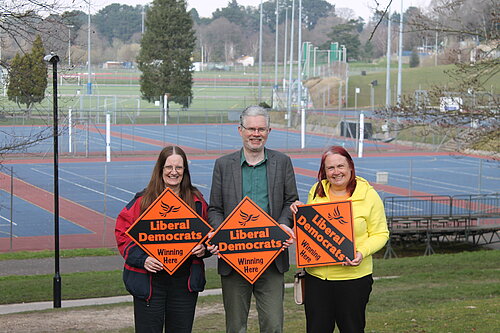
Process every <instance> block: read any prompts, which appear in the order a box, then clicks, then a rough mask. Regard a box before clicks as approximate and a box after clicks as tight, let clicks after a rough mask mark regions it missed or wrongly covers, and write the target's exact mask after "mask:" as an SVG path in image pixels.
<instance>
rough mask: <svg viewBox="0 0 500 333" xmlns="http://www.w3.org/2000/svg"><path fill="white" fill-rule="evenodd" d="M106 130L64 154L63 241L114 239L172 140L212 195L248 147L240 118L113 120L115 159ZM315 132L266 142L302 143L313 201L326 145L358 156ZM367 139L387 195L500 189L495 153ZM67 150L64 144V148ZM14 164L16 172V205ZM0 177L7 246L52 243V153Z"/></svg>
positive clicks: (304, 186) (21, 162)
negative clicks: (235, 156)
mask: <svg viewBox="0 0 500 333" xmlns="http://www.w3.org/2000/svg"><path fill="white" fill-rule="evenodd" d="M22 130H25V131H28V132H27V133H31V132H29V131H33V130H34V129H33V128H31V127H26V128H24V127H22V126H21V127H17V128H16V133H19V131H22ZM39 130H42V128H40V129H39ZM104 133H105V129H104V127H102V126H101V127H96V128H95V130H94V131H91V132H90V133H89V140H88V142H89V144H88V146H86V148H85V147H83V146H82V147H78V149H79V151H81V150H85V149H88V150H89V151H90V152H92V153H93V154H90V155H94V156H93V157H92V156H91V157H87V158H85V157H78V156H73V157H72V158H64V159H61V160H60V163H59V168H58V170H59V196H60V234H61V246H62V248H71V247H98V246H114V236H113V229H114V221H115V219H116V216H117V215H118V213H119V212H120V210H121V209H122V208H123V207H124V206H125V205H126V203H127V202H129V201H130V200H131V199H132V198H133V196H134V194H135V193H136V192H138V191H140V190H141V189H143V188H144V187H145V186H146V185H147V182H148V181H149V178H150V175H151V171H152V168H153V165H154V163H155V161H156V156H155V155H156V153H157V152H159V150H160V149H161V147H163V146H164V145H166V144H176V145H180V146H182V147H184V148H185V150H186V151H187V152H188V156H189V158H190V172H191V176H192V179H193V182H194V184H195V185H196V186H197V187H198V188H199V189H200V191H201V192H202V193H203V195H204V196H205V198H206V199H207V201H208V198H209V193H210V186H211V176H212V169H213V165H214V161H215V159H216V158H217V157H219V156H220V155H221V154H223V153H226V152H229V151H233V150H235V149H239V148H240V147H241V138H240V137H239V135H238V132H237V125H236V124H222V125H221V124H214V125H168V126H162V125H142V126H124V125H120V126H114V127H113V128H112V139H111V151H112V154H111V156H112V158H111V162H108V163H106V162H104V157H103V156H104V155H103V152H104V150H105V149H104V148H105V138H104V137H103V135H104ZM65 135H66V137H65ZM90 138H92V139H90ZM306 138H307V139H306V147H307V148H306V149H304V150H300V149H297V147H298V146H300V133H298V132H296V131H287V130H283V129H274V130H273V131H272V132H271V134H270V136H269V140H268V145H267V146H268V147H269V148H272V149H279V150H283V151H287V150H289V149H290V148H292V147H293V151H294V153H291V155H290V156H291V157H292V161H293V164H294V167H295V170H296V180H297V187H298V190H299V196H300V199H301V200H302V201H306V200H307V193H308V191H309V189H310V187H311V186H312V184H314V182H315V178H316V174H317V170H318V167H319V161H320V155H321V151H322V150H323V149H324V148H325V147H327V146H330V145H344V146H346V148H348V149H349V150H350V151H351V154H353V156H355V153H354V151H353V146H354V143H353V142H352V140H351V141H350V140H348V139H345V138H340V139H339V138H338V137H333V136H327V135H320V134H314V133H307V136H306ZM65 139H68V137H67V134H64V135H63V136H62V137H61V138H60V141H61V142H64V140H65ZM51 145H52V140H45V142H43V145H37V146H34V147H32V148H30V150H29V152H28V153H29V154H35V155H37V156H39V154H40V153H42V154H43V153H44V152H47V153H50V152H51ZM388 146H390V147H391V149H392V150H393V151H395V152H393V153H389V152H387V151H385V152H382V151H381V147H386V148H387V147H388ZM365 147H366V152H367V153H366V154H365V156H364V157H363V158H354V160H355V165H356V172H357V175H359V176H362V177H364V178H366V179H367V180H368V181H370V183H372V184H373V185H374V186H375V188H376V189H377V190H378V192H379V193H380V195H381V197H387V196H394V195H398V196H406V195H413V196H415V195H463V194H473V193H486V194H488V193H496V192H498V189H499V188H500V173H499V164H498V161H495V160H489V159H487V158H484V157H477V156H465V155H457V154H451V155H450V154H448V153H428V152H410V153H406V152H403V151H405V147H399V148H400V151H401V152H400V153H398V152H397V151H398V146H396V145H389V144H383V143H381V142H376V141H367V142H366V144H365ZM66 148H68V146H66ZM64 149H65V147H64V145H62V147H61V150H63V151H64ZM138 152H139V153H138ZM144 152H146V153H144ZM207 152H208V153H207ZM124 153H126V154H124ZM123 155H127V156H123ZM24 156H26V152H25V153H24ZM10 172H13V176H14V181H13V182H12V184H13V192H14V196H13V202H12V209H11V202H10V201H11V195H10V193H11V177H10ZM380 172H386V173H387V176H388V179H387V183H386V184H377V173H380ZM0 177H1V178H0V184H1V185H0V188H1V190H0V206H1V208H0V251H6V250H8V249H9V246H10V235H11V230H12V236H13V244H14V248H15V249H19V250H20V249H43V248H51V244H52V242H53V241H52V239H53V237H51V236H52V235H53V233H54V231H53V229H54V226H53V223H54V216H53V206H54V204H53V195H52V192H53V183H54V179H53V163H52V158H51V156H46V157H45V158H36V159H25V158H24V159H7V160H5V161H4V164H3V169H2V172H1V173H0ZM11 214H12V229H11V223H10V220H11Z"/></svg>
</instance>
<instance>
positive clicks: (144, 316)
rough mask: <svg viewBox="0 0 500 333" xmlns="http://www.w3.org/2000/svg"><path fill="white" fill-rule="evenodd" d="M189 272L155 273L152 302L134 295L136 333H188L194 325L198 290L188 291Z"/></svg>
mask: <svg viewBox="0 0 500 333" xmlns="http://www.w3.org/2000/svg"><path fill="white" fill-rule="evenodd" d="M188 277H189V275H187V274H182V275H176V274H174V275H169V274H168V273H167V272H165V271H162V272H159V273H156V274H153V282H152V286H153V293H152V297H151V299H150V300H149V302H146V301H145V300H143V299H139V298H137V297H134V320H135V331H136V332H137V333H153V332H154V333H160V332H163V327H164V326H165V332H166V333H189V332H191V330H192V327H193V320H194V312H195V307H196V301H197V299H198V293H196V292H195V293H192V292H189V290H188V288H187V280H188Z"/></svg>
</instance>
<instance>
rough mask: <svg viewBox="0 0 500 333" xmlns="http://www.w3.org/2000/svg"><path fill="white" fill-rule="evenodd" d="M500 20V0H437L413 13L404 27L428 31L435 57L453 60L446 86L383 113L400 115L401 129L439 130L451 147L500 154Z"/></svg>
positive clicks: (390, 116)
mask: <svg viewBox="0 0 500 333" xmlns="http://www.w3.org/2000/svg"><path fill="white" fill-rule="evenodd" d="M499 20H500V11H499V6H498V2H497V0H434V1H432V2H431V5H430V7H429V10H428V11H427V12H424V13H421V14H418V15H414V16H412V17H411V18H410V19H409V21H408V23H407V28H406V29H407V30H408V31H412V32H418V33H421V34H428V36H430V38H432V39H434V45H432V47H429V48H431V49H432V52H433V55H434V57H435V59H436V60H437V59H438V57H440V58H442V59H443V58H445V57H446V58H448V59H443V60H446V61H447V63H450V64H453V66H452V67H451V68H450V69H448V70H447V71H446V72H445V73H446V75H447V76H448V81H447V84H446V85H445V86H434V87H432V88H431V89H429V90H426V91H417V92H415V94H414V95H411V96H404V97H403V98H402V99H401V101H400V103H399V104H397V105H395V106H392V107H389V108H387V109H384V110H381V111H380V112H379V114H380V115H381V116H382V117H384V118H389V119H398V123H397V127H398V128H399V129H404V128H409V127H414V128H415V127H420V128H421V129H422V131H421V132H420V134H421V135H425V134H432V133H434V134H440V135H442V136H443V137H444V139H443V141H446V140H447V141H448V143H449V144H450V145H451V146H452V147H453V149H456V150H465V149H485V150H491V151H493V152H494V153H495V154H497V155H498V154H499V153H500V147H499V145H498V137H499V135H500V122H499V119H498V112H499V110H500V109H499V96H500V95H498V94H497V93H496V92H495V91H494V89H493V86H494V82H498V81H494V79H495V78H496V79H497V80H498V75H500V59H499V53H500V43H499V38H500V36H499V29H500V26H499V25H498V22H499ZM436 46H437V47H436ZM395 116H397V118H395Z"/></svg>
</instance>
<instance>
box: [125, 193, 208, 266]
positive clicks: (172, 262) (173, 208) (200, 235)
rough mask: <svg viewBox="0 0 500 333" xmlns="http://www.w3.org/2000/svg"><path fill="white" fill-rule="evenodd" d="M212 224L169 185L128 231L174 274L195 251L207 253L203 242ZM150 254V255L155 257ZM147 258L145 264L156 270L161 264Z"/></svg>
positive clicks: (197, 253) (131, 236) (195, 253)
mask: <svg viewBox="0 0 500 333" xmlns="http://www.w3.org/2000/svg"><path fill="white" fill-rule="evenodd" d="M212 230H213V229H212V227H211V226H210V225H209V224H208V223H207V222H205V221H204V220H203V219H202V218H201V217H200V216H199V215H198V214H197V213H196V212H195V211H194V210H193V209H192V208H191V207H189V206H188V205H187V204H186V203H185V202H184V201H182V199H181V198H179V197H178V196H177V195H176V194H175V193H174V192H173V191H172V190H171V189H170V188H167V189H166V190H165V191H163V193H162V194H160V196H159V197H158V198H157V199H156V200H155V201H154V202H153V203H152V204H151V205H150V206H149V207H148V208H147V209H146V210H145V211H144V213H143V214H142V215H141V216H140V217H139V218H138V219H137V221H135V223H134V224H132V225H131V226H130V228H129V229H128V230H127V232H126V234H127V235H129V236H130V238H132V239H133V240H134V242H135V243H137V245H139V246H140V247H141V248H142V249H143V250H144V251H145V252H146V253H147V254H148V255H149V256H150V257H152V258H155V259H156V261H158V262H160V264H161V265H163V268H164V269H165V270H166V271H167V272H168V273H169V274H173V273H174V272H175V271H176V270H177V268H179V267H180V266H181V265H182V264H183V263H184V261H186V259H187V258H188V257H189V256H191V255H192V254H194V255H196V256H198V257H200V256H203V255H204V254H205V248H204V246H203V245H202V243H203V242H204V240H205V239H206V237H207V234H208V232H210V231H212ZM152 258H151V259H152ZM156 261H154V260H149V261H148V260H146V263H145V265H144V268H145V269H146V270H148V271H150V272H157V271H158V270H159V269H158V264H157V263H156Z"/></svg>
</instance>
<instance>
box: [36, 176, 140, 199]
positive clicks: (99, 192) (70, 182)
mask: <svg viewBox="0 0 500 333" xmlns="http://www.w3.org/2000/svg"><path fill="white" fill-rule="evenodd" d="M32 170H33V171H35V172H38V173H41V174H42V175H46V176H49V177H52V176H53V175H52V174H50V173H47V172H43V171H40V170H37V169H32ZM59 180H62V181H65V182H67V183H69V184H71V185H74V186H77V187H80V188H83V189H85V190H87V191H90V192H94V193H97V194H100V195H102V196H104V192H101V191H97V190H94V189H93V188H90V187H87V186H83V185H80V184H78V183H75V182H72V181H69V180H67V179H64V178H61V177H59ZM131 193H132V192H131ZM106 198H111V199H115V200H117V201H120V202H123V203H128V202H129V201H127V200H122V199H120V198H117V197H115V196H112V195H109V194H106Z"/></svg>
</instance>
